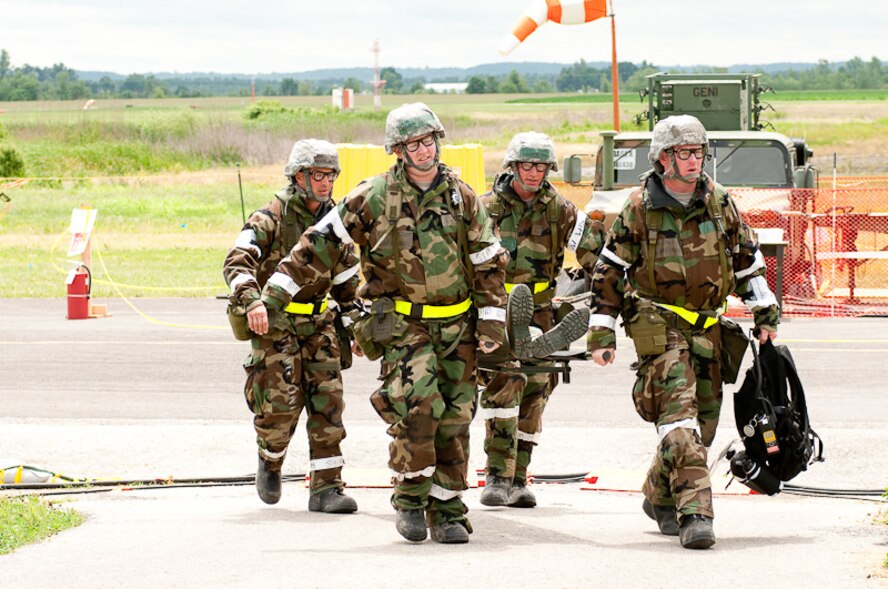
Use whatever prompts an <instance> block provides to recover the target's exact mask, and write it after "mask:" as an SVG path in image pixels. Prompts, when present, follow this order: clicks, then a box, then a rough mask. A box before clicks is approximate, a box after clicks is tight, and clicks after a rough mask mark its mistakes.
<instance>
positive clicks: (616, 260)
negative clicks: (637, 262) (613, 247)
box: [599, 248, 632, 268]
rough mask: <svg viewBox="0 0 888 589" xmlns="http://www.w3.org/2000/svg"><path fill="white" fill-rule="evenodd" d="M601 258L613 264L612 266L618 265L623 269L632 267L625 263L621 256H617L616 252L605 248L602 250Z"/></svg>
mask: <svg viewBox="0 0 888 589" xmlns="http://www.w3.org/2000/svg"><path fill="white" fill-rule="evenodd" d="M599 257H600V258H604V259H605V260H607V261H609V262H611V263H612V264H616V265H617V266H620V267H621V268H628V267H629V266H631V265H632V264H630V263H628V262H626V261H624V260H623V258H621V257H620V256H618V255H617V254H615V253H614V252H612V251H610V250H609V249H607V248H603V249H602V250H601V255H600V256H599Z"/></svg>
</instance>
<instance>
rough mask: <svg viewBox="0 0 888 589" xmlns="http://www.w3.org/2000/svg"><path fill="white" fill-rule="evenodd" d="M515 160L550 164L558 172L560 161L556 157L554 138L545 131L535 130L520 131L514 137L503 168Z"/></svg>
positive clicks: (507, 150) (508, 148)
mask: <svg viewBox="0 0 888 589" xmlns="http://www.w3.org/2000/svg"><path fill="white" fill-rule="evenodd" d="M515 162H534V163H542V164H549V166H550V168H551V169H552V170H553V171H555V172H557V171H558V161H557V160H556V159H555V145H553V144H552V139H551V138H549V136H548V135H546V134H545V133H536V132H533V131H530V132H527V133H518V134H517V135H515V136H514V137H512V141H510V142H509V147H507V148H506V155H505V157H504V158H503V168H508V167H509V166H510V165H512V164H513V163H515Z"/></svg>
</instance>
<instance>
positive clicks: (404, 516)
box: [395, 509, 427, 542]
mask: <svg viewBox="0 0 888 589" xmlns="http://www.w3.org/2000/svg"><path fill="white" fill-rule="evenodd" d="M395 527H396V528H397V529H398V533H399V534H401V535H402V536H404V538H406V539H407V540H410V541H411V542H422V541H423V540H425V539H426V534H427V531H426V522H425V512H424V511H423V510H422V509H409V510H407V509H398V510H397V511H395Z"/></svg>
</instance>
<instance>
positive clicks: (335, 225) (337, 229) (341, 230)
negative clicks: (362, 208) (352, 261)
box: [315, 207, 354, 243]
mask: <svg viewBox="0 0 888 589" xmlns="http://www.w3.org/2000/svg"><path fill="white" fill-rule="evenodd" d="M315 227H316V228H317V229H318V231H321V232H325V233H326V232H327V230H332V231H333V233H334V234H335V235H336V237H338V238H339V239H340V240H341V241H342V243H354V240H353V239H352V238H351V235H349V234H348V231H346V229H345V225H344V224H343V223H342V217H340V216H339V207H334V208H333V209H332V210H331V211H330V212H329V213H327V214H326V215H324V218H323V219H321V220H320V221H319V222H318V224H317V225H316V226H315Z"/></svg>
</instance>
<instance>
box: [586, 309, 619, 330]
mask: <svg viewBox="0 0 888 589" xmlns="http://www.w3.org/2000/svg"><path fill="white" fill-rule="evenodd" d="M589 327H607V328H608V329H610V330H612V331H616V330H617V320H616V318H614V317H611V316H610V315H604V314H602V313H596V314H594V315H589Z"/></svg>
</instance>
